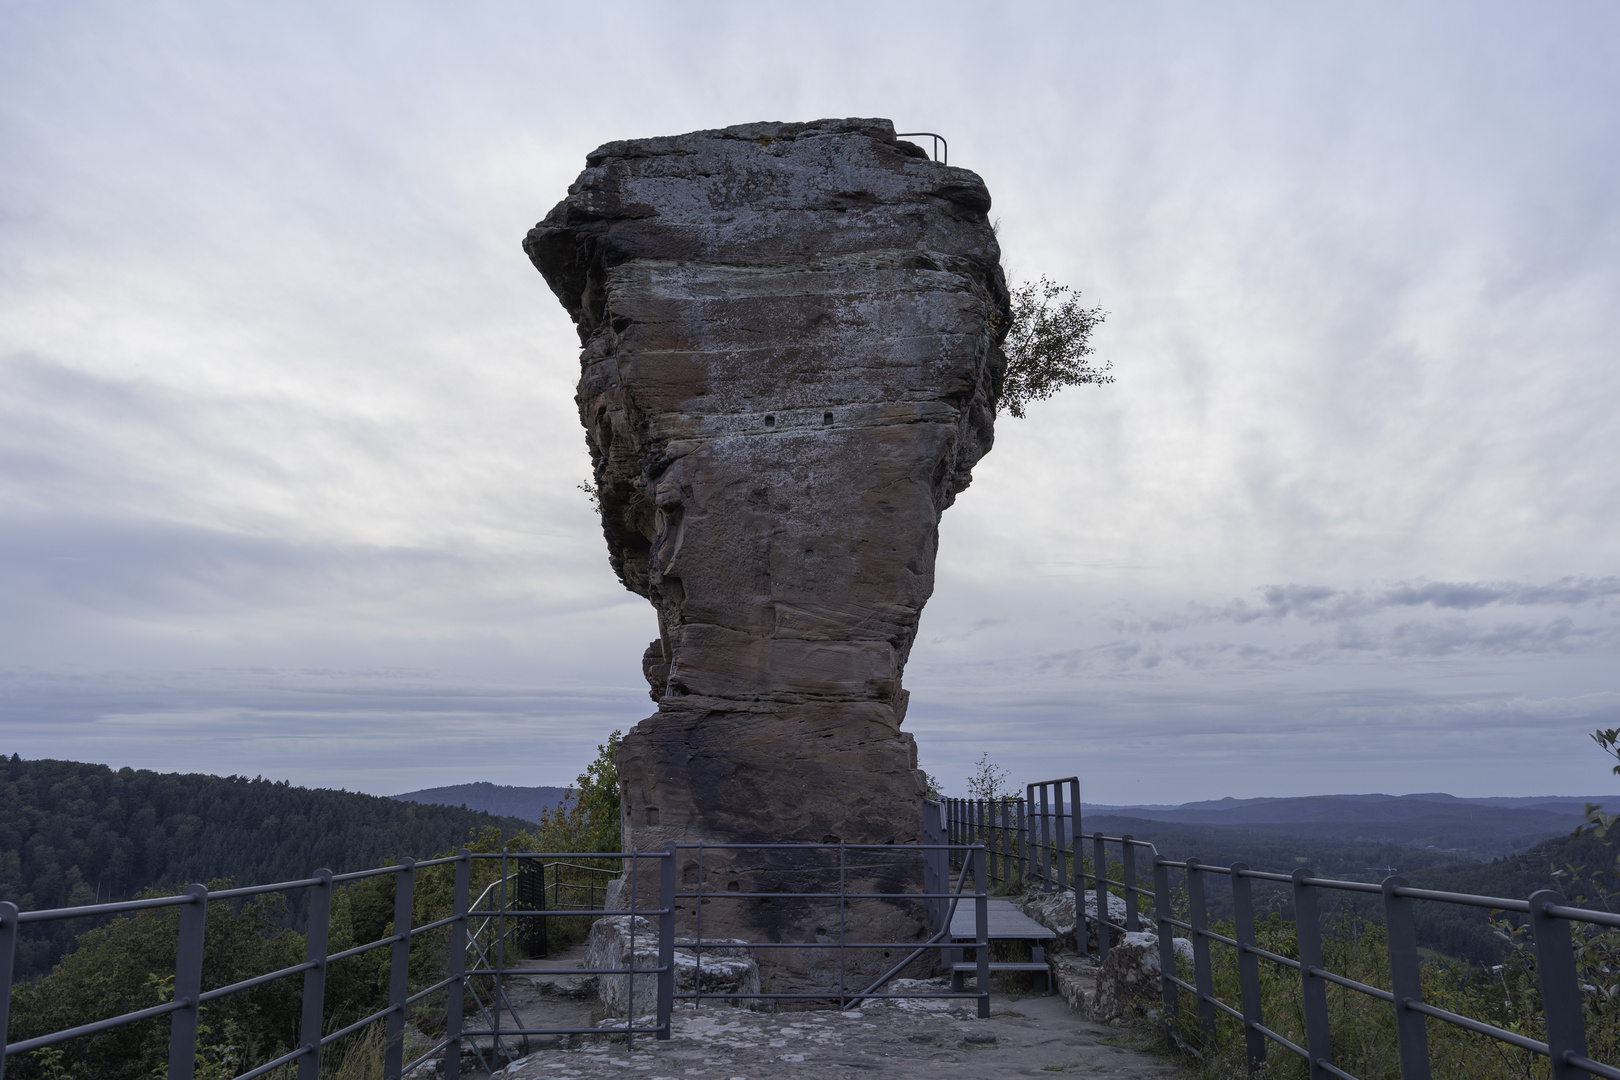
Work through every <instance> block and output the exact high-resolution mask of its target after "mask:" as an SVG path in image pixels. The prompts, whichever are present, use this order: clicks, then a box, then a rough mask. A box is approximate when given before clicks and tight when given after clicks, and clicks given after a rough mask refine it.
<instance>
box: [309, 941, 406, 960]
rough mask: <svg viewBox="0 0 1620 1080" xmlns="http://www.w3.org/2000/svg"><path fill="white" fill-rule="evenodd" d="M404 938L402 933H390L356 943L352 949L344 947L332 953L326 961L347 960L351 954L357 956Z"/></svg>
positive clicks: (396, 942)
mask: <svg viewBox="0 0 1620 1080" xmlns="http://www.w3.org/2000/svg"><path fill="white" fill-rule="evenodd" d="M404 940H405V935H404V934H390V935H389V936H388V937H385V938H378V939H377V940H376V941H372V942H369V943H367V944H365V945H356V946H355V947H354V948H352V949H344V950H343V951H342V952H340V953H333V954H332V955H331V956H328V957H327V958H326V962H327V963H328V964H330V963H334V962H335V961H338V960H347V959H348V958H349V957H351V956H359V955H360V954H361V953H364V952H370V951H371V950H372V949H380V948H382V947H383V946H384V945H395V944H398V943H399V942H401V941H404Z"/></svg>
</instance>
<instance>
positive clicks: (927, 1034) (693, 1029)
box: [495, 995, 1176, 1080]
mask: <svg viewBox="0 0 1620 1080" xmlns="http://www.w3.org/2000/svg"><path fill="white" fill-rule="evenodd" d="M991 1001H992V1009H991V1016H990V1019H988V1020H979V1019H977V1018H975V1017H973V1015H972V1013H971V1012H970V1011H969V1009H964V1008H962V1007H961V1006H959V1005H956V1004H955V1003H952V1006H953V1007H948V1008H947V1007H944V1006H945V1004H946V1003H943V1002H928V1003H923V1002H915V1001H905V1002H884V1003H871V1004H868V1005H866V1006H864V1007H863V1008H861V1009H860V1010H859V1011H855V1012H846V1013H838V1012H832V1011H828V1012H796V1013H774V1014H773V1013H753V1012H746V1011H743V1010H739V1009H727V1008H714V1007H705V1008H703V1009H702V1010H701V1011H700V1010H696V1009H693V1008H691V1007H681V1008H677V1009H676V1012H675V1018H674V1031H673V1034H672V1037H671V1039H670V1040H669V1041H667V1042H657V1041H655V1040H654V1039H652V1038H650V1037H649V1038H638V1039H637V1040H636V1046H635V1052H634V1053H626V1051H625V1048H624V1044H623V1043H622V1042H620V1043H618V1044H615V1045H605V1044H603V1043H597V1044H596V1045H591V1046H585V1047H581V1048H578V1049H567V1050H563V1049H552V1050H542V1051H540V1052H538V1053H535V1054H531V1055H530V1056H529V1057H527V1058H524V1059H522V1060H521V1061H518V1062H515V1063H514V1064H512V1065H511V1066H509V1067H508V1068H507V1069H505V1070H503V1071H501V1072H498V1073H496V1074H495V1076H497V1077H500V1078H501V1080H598V1078H605V1077H612V1078H614V1080H633V1078H634V1080H640V1078H643V1077H644V1078H646V1080H674V1078H677V1077H680V1078H684V1077H702V1078H705V1080H776V1078H778V1077H781V1078H789V1080H823V1078H828V1080H831V1078H840V1080H842V1078H845V1077H860V1076H881V1077H884V1078H890V1077H893V1078H895V1080H955V1078H964V1080H966V1078H970V1077H971V1078H974V1080H992V1078H1000V1077H1014V1076H1052V1075H1054V1074H1058V1073H1064V1074H1070V1075H1076V1076H1113V1077H1129V1078H1137V1077H1140V1078H1144V1080H1145V1078H1148V1077H1165V1078H1169V1077H1173V1076H1175V1075H1176V1069H1175V1068H1174V1067H1173V1066H1172V1065H1171V1064H1170V1063H1169V1062H1168V1061H1166V1060H1164V1059H1160V1058H1155V1057H1151V1056H1149V1055H1146V1054H1141V1053H1137V1052H1134V1051H1130V1050H1123V1049H1120V1048H1118V1047H1113V1046H1108V1045H1105V1044H1104V1043H1103V1042H1102V1041H1101V1040H1102V1039H1105V1038H1107V1037H1109V1036H1111V1035H1118V1034H1119V1031H1118V1029H1116V1028H1108V1027H1104V1026H1101V1025H1098V1024H1093V1023H1089V1022H1087V1021H1085V1020H1081V1019H1079V1018H1078V1017H1076V1016H1075V1014H1074V1013H1072V1012H1070V1011H1069V1009H1068V1007H1067V1006H1065V1005H1064V1003H1063V1001H1062V999H1061V998H1058V997H1019V998H1017V999H1009V998H1005V997H1001V996H999V995H998V996H996V997H993V998H992V999H991ZM647 1019H648V1022H650V1021H651V1018H650V1017H649V1018H647ZM593 1041H594V1040H593Z"/></svg>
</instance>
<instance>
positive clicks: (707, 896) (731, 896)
mask: <svg viewBox="0 0 1620 1080" xmlns="http://www.w3.org/2000/svg"><path fill="white" fill-rule="evenodd" d="M833 869H834V870H837V869H838V868H837V867H833ZM974 895H975V894H974V893H953V892H948V893H919V892H907V893H892V892H880V893H861V892H845V893H836V892H827V893H820V892H730V891H729V890H728V891H726V892H701V893H695V892H683V893H676V894H675V899H677V900H699V899H702V900H837V899H839V898H843V899H845V900H971V899H973V897H974ZM990 899H992V900H995V899H998V898H997V897H990ZM507 914H508V915H510V914H512V912H511V911H510V910H509V911H507Z"/></svg>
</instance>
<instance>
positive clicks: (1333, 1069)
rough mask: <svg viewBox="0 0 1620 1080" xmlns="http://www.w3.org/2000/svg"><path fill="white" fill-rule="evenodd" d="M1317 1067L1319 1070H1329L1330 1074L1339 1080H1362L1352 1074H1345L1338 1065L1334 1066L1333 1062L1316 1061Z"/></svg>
mask: <svg viewBox="0 0 1620 1080" xmlns="http://www.w3.org/2000/svg"><path fill="white" fill-rule="evenodd" d="M1316 1067H1317V1068H1318V1069H1325V1070H1327V1071H1328V1072H1330V1073H1332V1074H1333V1075H1334V1076H1337V1077H1338V1078H1339V1080H1361V1078H1360V1077H1358V1076H1355V1075H1352V1074H1351V1073H1347V1072H1345V1071H1344V1070H1343V1069H1341V1068H1339V1067H1338V1066H1337V1065H1335V1064H1333V1062H1331V1061H1324V1060H1322V1059H1321V1058H1317V1059H1316Z"/></svg>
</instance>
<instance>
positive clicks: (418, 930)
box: [411, 912, 511, 937]
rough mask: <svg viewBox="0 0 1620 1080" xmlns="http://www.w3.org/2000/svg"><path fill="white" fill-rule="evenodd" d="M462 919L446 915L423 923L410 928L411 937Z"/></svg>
mask: <svg viewBox="0 0 1620 1080" xmlns="http://www.w3.org/2000/svg"><path fill="white" fill-rule="evenodd" d="M507 914H508V915H510V914H511V912H507ZM464 918H466V916H464V915H447V916H445V917H444V918H442V919H440V920H438V921H437V922H430V923H423V924H422V925H421V926H414V927H412V928H411V937H415V936H416V935H417V934H425V933H427V932H428V931H429V930H437V929H438V928H439V927H441V926H449V925H450V924H451V923H453V922H460V921H461V920H462V919H464Z"/></svg>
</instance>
